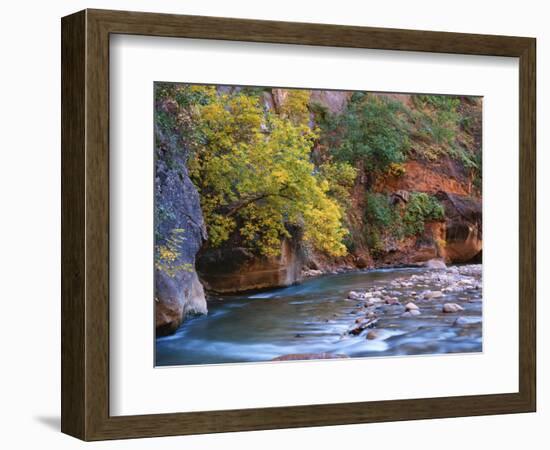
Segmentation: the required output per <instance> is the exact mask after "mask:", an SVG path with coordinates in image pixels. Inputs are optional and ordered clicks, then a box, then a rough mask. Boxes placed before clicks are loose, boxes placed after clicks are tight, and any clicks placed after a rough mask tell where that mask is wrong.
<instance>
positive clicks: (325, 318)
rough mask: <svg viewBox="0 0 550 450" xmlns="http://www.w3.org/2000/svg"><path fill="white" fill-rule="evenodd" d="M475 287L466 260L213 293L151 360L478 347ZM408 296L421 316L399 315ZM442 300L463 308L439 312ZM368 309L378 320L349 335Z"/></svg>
mask: <svg viewBox="0 0 550 450" xmlns="http://www.w3.org/2000/svg"><path fill="white" fill-rule="evenodd" d="M350 291H357V292H365V291H371V293H372V291H374V295H375V296H377V297H380V298H379V299H378V298H377V299H376V301H377V303H376V304H374V305H373V304H372V303H371V304H370V305H366V304H365V301H364V300H352V299H349V298H348V295H349V293H350ZM434 292H435V293H436V294H437V295H435V294H433V293H434ZM481 292H482V291H481V266H479V265H478V266H473V265H469V266H458V267H457V266H455V267H451V268H448V269H446V270H428V269H419V268H414V269H410V268H407V269H384V270H371V271H358V272H352V273H343V274H337V275H324V276H320V277H318V278H314V279H308V280H306V281H304V282H303V283H301V284H299V285H295V286H290V287H287V288H282V289H274V290H270V291H263V292H259V293H255V294H254V293H250V294H245V295H238V296H225V297H220V298H217V299H212V300H209V303H208V309H209V313H208V315H206V316H199V317H195V318H192V319H189V320H187V321H185V322H184V324H183V325H182V326H181V327H180V328H179V329H178V330H177V332H176V333H175V334H173V335H171V336H166V337H161V338H158V339H157V340H156V365H157V366H166V365H186V364H219V363H238V362H252V361H269V360H272V359H274V358H276V357H280V356H283V355H289V354H313V353H315V354H317V353H330V354H338V355H346V356H348V357H369V356H394V355H417V354H434V353H461V352H481V351H482V299H481ZM352 296H353V295H352ZM409 302H414V304H415V305H416V306H417V307H418V308H419V311H420V314H418V315H414V316H412V315H411V314H407V313H406V311H407V310H406V308H405V305H407V304H408V303H409ZM446 303H456V304H457V305H459V306H460V307H461V308H463V310H461V311H459V312H455V313H444V312H443V311H442V310H443V305H444V304H446ZM369 313H370V314H371V316H370V317H373V314H374V315H375V316H376V317H377V318H378V320H377V322H376V324H375V325H374V327H373V328H370V329H365V330H364V331H361V332H360V333H359V334H358V335H353V334H352V333H350V331H351V330H353V329H354V328H356V327H357V323H356V322H361V320H362V317H365V314H369ZM372 330H374V332H372V333H371V332H370V331H372ZM367 336H369V338H367Z"/></svg>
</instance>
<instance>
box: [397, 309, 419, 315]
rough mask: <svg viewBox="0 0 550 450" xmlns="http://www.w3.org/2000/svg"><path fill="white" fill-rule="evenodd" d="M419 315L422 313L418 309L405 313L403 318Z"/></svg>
mask: <svg viewBox="0 0 550 450" xmlns="http://www.w3.org/2000/svg"><path fill="white" fill-rule="evenodd" d="M419 315H420V311H419V310H418V309H411V310H410V311H407V312H404V313H403V314H402V316H401V317H414V316H419Z"/></svg>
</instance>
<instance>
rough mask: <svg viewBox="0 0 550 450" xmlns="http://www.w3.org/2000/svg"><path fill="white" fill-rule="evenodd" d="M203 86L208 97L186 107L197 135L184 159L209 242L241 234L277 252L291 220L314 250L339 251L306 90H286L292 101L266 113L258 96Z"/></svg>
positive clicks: (338, 209) (338, 221) (260, 248)
mask: <svg viewBox="0 0 550 450" xmlns="http://www.w3.org/2000/svg"><path fill="white" fill-rule="evenodd" d="M204 89H205V93H204V95H205V96H206V97H208V102H202V103H193V104H192V105H190V106H187V109H188V110H189V109H190V110H192V111H193V121H194V124H195V127H196V128H197V130H199V135H200V136H201V137H200V138H199V139H196V140H194V142H193V145H192V150H193V152H192V157H191V158H190V160H189V163H188V164H189V169H190V175H191V178H192V180H193V182H194V183H195V185H196V186H197V187H198V189H199V193H200V195H201V206H202V209H203V213H204V217H205V222H206V224H207V227H208V234H209V243H210V245H212V246H219V245H221V244H222V243H224V242H226V241H227V240H228V239H229V238H230V237H231V236H232V235H234V233H235V232H238V234H239V235H240V237H241V238H242V240H243V243H244V245H245V246H247V247H249V248H251V249H253V250H255V251H257V252H258V253H260V254H263V255H276V254H278V253H279V252H280V243H281V239H282V238H283V237H290V233H289V231H288V226H289V225H293V226H299V227H300V228H301V229H302V231H303V239H304V240H305V241H307V242H309V243H311V244H312V245H313V246H314V247H315V248H317V249H319V250H322V251H324V252H326V253H328V254H331V255H335V256H341V255H344V254H345V253H346V248H345V246H344V245H343V244H342V240H343V238H344V236H345V235H346V234H347V230H346V229H345V228H344V227H343V226H342V216H343V210H342V206H341V205H340V204H339V203H338V201H337V200H336V199H335V198H333V197H331V195H330V192H331V182H330V181H329V180H328V179H327V178H326V177H324V176H321V175H320V174H319V171H317V170H316V168H315V167H314V165H313V163H312V162H311V161H310V153H311V150H312V148H313V145H314V141H315V139H317V138H318V136H317V132H316V130H312V129H310V128H309V126H308V124H307V122H308V117H309V115H308V114H306V112H307V100H308V99H309V93H307V95H305V94H304V91H289V92H290V95H289V97H288V98H289V99H290V101H288V102H285V104H284V105H283V108H282V111H281V113H280V114H279V115H277V114H276V113H274V112H273V111H264V109H263V108H262V106H261V104H260V101H259V100H260V97H259V96H257V95H249V94H247V93H244V92H237V93H219V92H218V93H216V94H214V95H212V91H211V90H208V89H209V88H208V87H204ZM195 94H196V91H195ZM346 169H348V168H346ZM325 172H326V171H325ZM349 174H350V171H349V170H347V171H346V172H345V175H346V176H349ZM353 176H355V174H354V173H353ZM335 186H336V185H335ZM332 188H334V186H333V187H332ZM332 190H334V189H332Z"/></svg>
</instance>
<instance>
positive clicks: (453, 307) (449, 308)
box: [442, 303, 464, 313]
mask: <svg viewBox="0 0 550 450" xmlns="http://www.w3.org/2000/svg"><path fill="white" fill-rule="evenodd" d="M442 311H443V312H444V313H457V312H459V311H464V308H463V307H462V306H460V305H458V304H456V303H445V304H444V305H443V309H442Z"/></svg>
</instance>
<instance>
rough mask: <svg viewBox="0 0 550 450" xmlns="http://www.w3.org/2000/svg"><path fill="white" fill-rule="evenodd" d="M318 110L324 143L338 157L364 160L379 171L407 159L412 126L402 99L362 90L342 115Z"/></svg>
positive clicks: (349, 159)
mask: <svg viewBox="0 0 550 450" xmlns="http://www.w3.org/2000/svg"><path fill="white" fill-rule="evenodd" d="M318 109H319V111H318V118H319V121H320V126H321V129H322V135H323V137H324V140H325V142H324V143H325V144H326V145H327V146H328V147H329V149H330V150H331V153H332V155H333V157H334V159H335V160H339V161H345V162H349V163H351V164H355V163H357V162H359V161H362V162H363V164H364V166H365V168H366V169H368V170H371V171H378V172H381V171H385V170H386V169H387V168H388V166H389V165H390V164H392V163H402V162H403V161H404V160H405V149H406V146H407V143H408V134H409V131H410V127H409V124H408V122H407V120H406V116H405V111H404V107H403V105H402V104H401V103H400V102H397V101H394V100H391V99H389V98H387V97H384V96H380V95H373V94H365V93H359V92H358V93H355V94H354V95H353V96H352V98H351V100H350V102H349V103H348V106H347V108H346V110H345V111H344V113H342V114H340V115H338V116H335V115H331V114H329V113H328V112H327V111H326V110H325V111H323V110H321V109H320V108H318Z"/></svg>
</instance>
